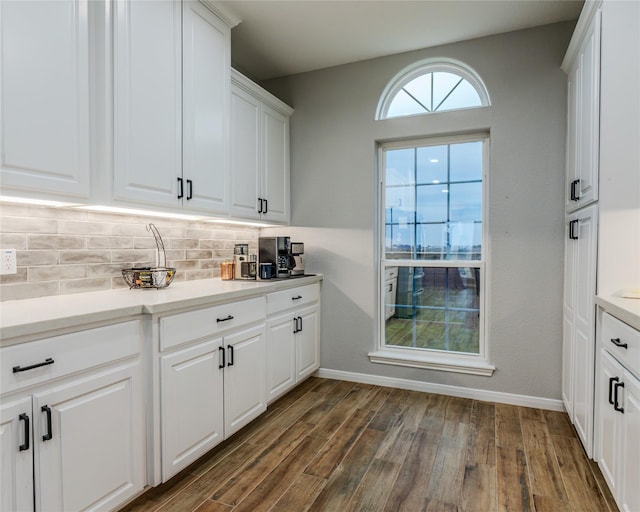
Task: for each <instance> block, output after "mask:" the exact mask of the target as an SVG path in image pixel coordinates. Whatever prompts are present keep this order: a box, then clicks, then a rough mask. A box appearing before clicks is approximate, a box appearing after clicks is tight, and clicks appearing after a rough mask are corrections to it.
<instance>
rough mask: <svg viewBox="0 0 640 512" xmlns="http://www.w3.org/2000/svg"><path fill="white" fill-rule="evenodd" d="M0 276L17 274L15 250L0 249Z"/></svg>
mask: <svg viewBox="0 0 640 512" xmlns="http://www.w3.org/2000/svg"><path fill="white" fill-rule="evenodd" d="M0 254H1V255H2V256H1V257H0V275H7V274H17V273H18V269H17V265H16V250H15V249H0Z"/></svg>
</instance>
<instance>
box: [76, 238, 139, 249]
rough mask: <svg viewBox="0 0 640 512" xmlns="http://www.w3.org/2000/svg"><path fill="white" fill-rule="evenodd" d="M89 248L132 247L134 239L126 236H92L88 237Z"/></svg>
mask: <svg viewBox="0 0 640 512" xmlns="http://www.w3.org/2000/svg"><path fill="white" fill-rule="evenodd" d="M87 247H88V248H89V249H132V248H133V240H132V239H131V238H130V237H124V236H90V237H87Z"/></svg>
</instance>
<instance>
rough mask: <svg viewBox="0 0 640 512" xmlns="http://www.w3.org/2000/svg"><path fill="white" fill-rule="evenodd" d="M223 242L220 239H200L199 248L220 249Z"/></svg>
mask: <svg viewBox="0 0 640 512" xmlns="http://www.w3.org/2000/svg"><path fill="white" fill-rule="evenodd" d="M223 247H224V242H223V241H221V240H200V249H222V248H223Z"/></svg>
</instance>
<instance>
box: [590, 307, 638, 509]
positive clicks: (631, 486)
mask: <svg viewBox="0 0 640 512" xmlns="http://www.w3.org/2000/svg"><path fill="white" fill-rule="evenodd" d="M599 332H600V335H599V338H600V340H599V343H600V346H601V348H600V352H599V362H598V363H599V364H598V377H597V386H596V393H597V395H596V396H597V399H596V408H597V425H596V460H597V462H598V465H599V466H600V470H601V471H602V475H603V476H604V479H605V480H606V482H607V484H608V485H609V489H610V490H611V494H613V497H614V498H615V500H616V503H617V504H618V506H619V507H620V509H621V510H623V511H624V512H637V511H638V510H640V485H639V483H640V464H638V461H640V379H639V378H638V375H639V374H638V368H640V331H637V330H635V329H633V328H632V327H630V326H628V325H626V324H624V323H622V322H620V321H619V320H617V319H615V318H614V317H612V316H611V315H609V314H607V313H603V314H602V315H601V317H600V322H599Z"/></svg>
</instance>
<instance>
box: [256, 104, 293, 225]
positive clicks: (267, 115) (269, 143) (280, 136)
mask: <svg viewBox="0 0 640 512" xmlns="http://www.w3.org/2000/svg"><path fill="white" fill-rule="evenodd" d="M262 125H263V130H264V133H263V148H262V155H263V169H264V178H263V180H262V194H263V197H264V198H265V199H266V200H267V203H265V206H264V208H263V218H264V219H266V220H269V221H273V222H285V223H286V222H289V118H288V117H286V116H283V115H282V114H279V113H278V112H276V111H275V110H273V109H271V108H269V107H267V106H266V105H265V106H263V114H262ZM265 212H266V213H265Z"/></svg>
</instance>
